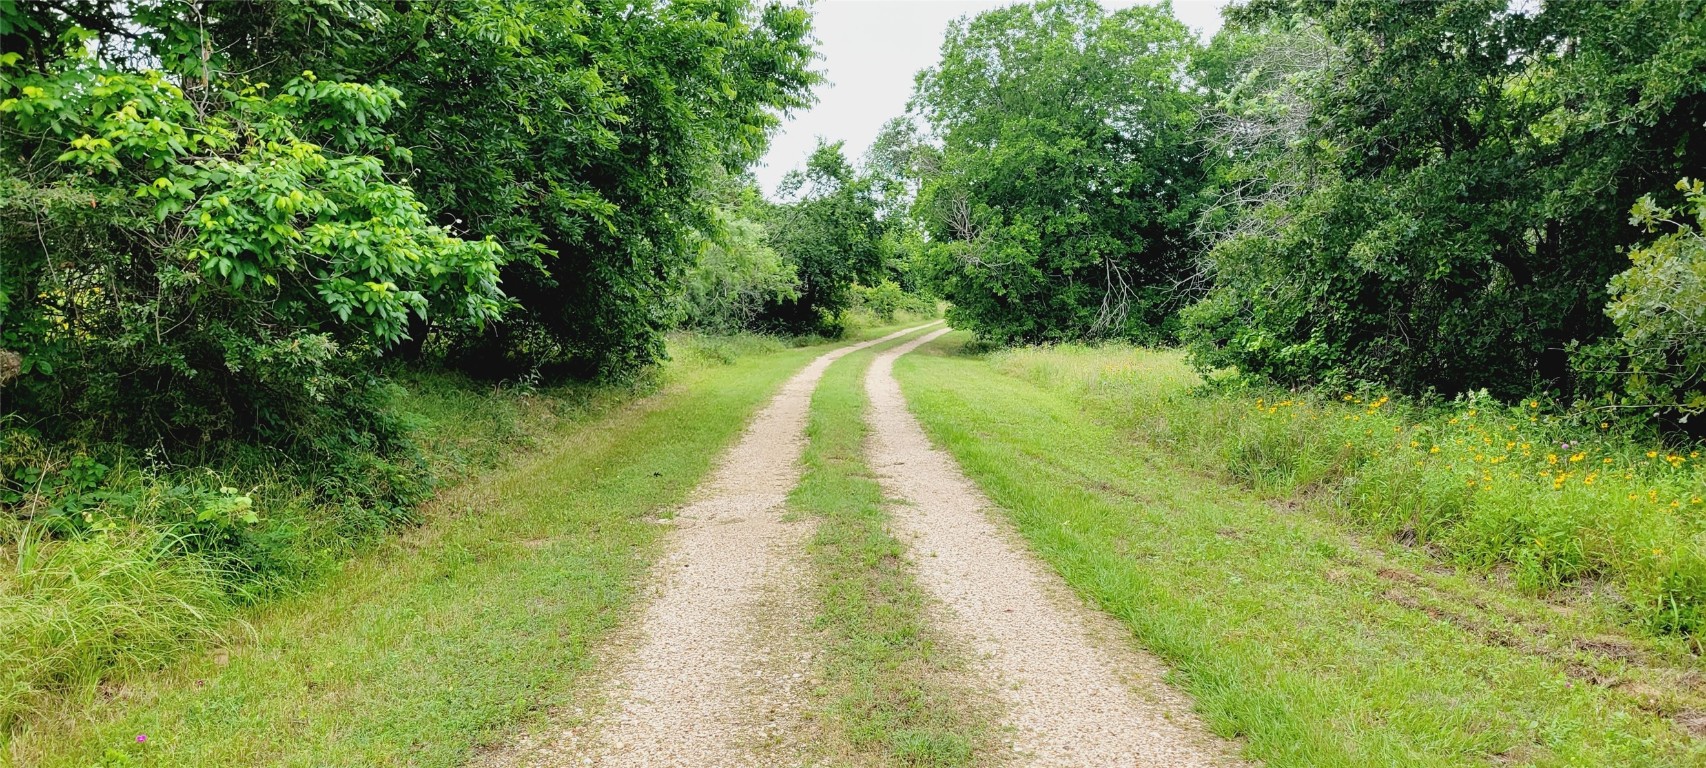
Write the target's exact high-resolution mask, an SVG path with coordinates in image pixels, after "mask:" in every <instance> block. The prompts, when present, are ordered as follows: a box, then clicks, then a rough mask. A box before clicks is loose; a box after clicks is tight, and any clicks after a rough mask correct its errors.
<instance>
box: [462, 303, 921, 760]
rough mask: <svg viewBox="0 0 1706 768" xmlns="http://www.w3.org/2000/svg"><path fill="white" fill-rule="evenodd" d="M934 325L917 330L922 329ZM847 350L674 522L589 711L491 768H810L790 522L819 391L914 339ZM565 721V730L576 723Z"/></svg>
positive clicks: (795, 393)
mask: <svg viewBox="0 0 1706 768" xmlns="http://www.w3.org/2000/svg"><path fill="white" fill-rule="evenodd" d="M922 327H924V326H920V328H922ZM917 330H919V328H912V329H908V330H905V331H900V332H898V333H894V334H890V335H888V336H885V337H883V338H881V339H876V340H872V341H867V342H863V343H859V344H851V345H848V346H843V347H840V348H838V349H835V350H833V351H831V352H828V353H826V354H824V355H821V356H819V357H818V358H817V359H815V360H813V361H812V362H811V363H809V364H808V365H807V366H806V367H805V368H804V369H802V370H801V371H800V372H799V373H797V374H795V375H794V376H793V377H792V378H790V379H789V380H788V381H787V383H785V384H784V385H783V386H782V389H781V391H780V392H779V393H778V394H777V395H776V396H775V398H774V399H772V400H771V401H770V403H769V404H768V405H766V406H765V407H764V409H763V410H762V411H760V412H759V414H758V415H757V416H756V417H755V418H754V419H753V421H752V423H751V424H750V425H748V427H747V429H746V432H745V434H744V435H743V436H742V437H741V439H740V441H739V442H738V443H737V444H736V445H735V446H734V447H733V448H732V449H731V450H730V451H729V452H728V453H727V454H725V455H724V456H723V458H722V461H721V462H720V464H719V466H718V468H717V469H716V470H715V472H714V473H713V474H712V476H711V477H710V478H709V479H707V480H706V481H705V482H704V483H703V484H702V485H701V486H700V487H699V488H698V489H697V490H696V491H695V493H694V497H693V499H692V500H691V501H690V503H689V504H688V505H687V506H686V507H684V508H682V509H681V510H679V511H678V512H677V513H676V517H675V523H674V526H673V529H672V530H671V531H670V534H669V536H670V539H669V541H668V543H667V544H666V549H665V552H666V554H665V555H664V556H663V557H662V558H661V559H660V560H659V562H658V563H657V564H656V565H655V566H654V571H653V579H652V583H651V585H650V589H649V595H648V598H647V600H646V601H645V604H644V606H643V607H642V609H641V610H640V611H639V613H638V614H637V623H634V624H632V625H630V626H628V627H625V628H624V629H622V630H619V631H618V632H616V633H615V636H614V637H613V638H612V640H611V642H609V643H607V645H606V648H605V650H604V652H602V653H601V654H599V657H598V658H599V662H600V666H601V667H603V668H605V669H608V670H611V672H610V673H609V676H608V678H607V681H606V684H605V686H604V690H603V691H602V693H601V695H600V696H598V697H597V701H598V702H602V703H601V704H589V705H588V706H587V709H589V710H591V713H590V714H587V715H582V716H579V717H577V716H576V714H575V713H567V712H565V713H557V714H555V715H554V716H553V717H552V720H553V721H554V722H556V723H557V724H556V725H554V726H553V727H552V728H551V729H550V730H548V731H546V732H545V733H544V734H543V735H534V736H531V737H527V738H523V739H518V740H516V741H515V742H512V743H510V744H506V745H503V746H500V747H498V748H496V749H494V750H491V751H489V752H488V753H487V754H486V755H485V756H484V759H482V760H480V761H479V762H480V763H481V764H482V765H490V766H580V765H590V766H622V767H623V768H664V767H666V766H667V767H671V768H674V767H677V766H679V767H682V768H687V767H688V766H691V767H693V768H736V767H745V766H753V767H756V766H791V765H801V764H803V763H804V762H805V760H806V755H807V746H808V744H807V742H808V741H809V739H810V733H811V730H810V729H811V725H810V724H809V723H807V722H804V721H803V719H802V718H801V717H800V715H801V713H803V712H804V711H805V709H806V706H807V703H806V700H805V697H806V693H807V691H806V690H805V688H806V686H807V685H808V684H809V681H810V679H811V677H810V674H809V673H810V671H811V669H812V666H813V665H812V654H813V649H812V648H811V647H810V646H809V645H808V643H809V639H810V632H809V627H808V622H809V619H810V616H811V612H812V605H811V602H810V597H809V595H807V594H805V590H803V589H802V588H801V586H800V585H803V584H805V583H807V577H806V574H808V573H809V568H810V563H809V561H808V560H807V556H806V548H805V543H806V540H807V538H808V537H809V536H810V534H811V524H810V522H809V521H805V520H794V521H790V520H786V519H784V512H785V511H786V501H787V497H788V493H789V491H791V490H792V489H793V488H794V486H795V484H797V483H798V482H799V479H800V473H801V468H800V455H801V452H802V451H803V449H804V446H805V428H806V420H807V414H808V411H809V410H810V406H811V396H812V392H813V390H814V389H816V387H817V383H818V380H819V379H820V378H821V377H822V376H823V373H824V370H825V369H826V368H828V367H829V364H830V363H832V362H834V361H835V360H836V359H838V358H840V357H842V356H845V355H847V354H849V353H851V352H854V351H856V350H859V349H863V348H865V347H869V346H871V345H873V344H878V343H882V342H886V341H890V340H893V339H896V338H899V337H901V336H903V335H905V334H907V333H912V332H914V331H917ZM565 726H566V727H565Z"/></svg>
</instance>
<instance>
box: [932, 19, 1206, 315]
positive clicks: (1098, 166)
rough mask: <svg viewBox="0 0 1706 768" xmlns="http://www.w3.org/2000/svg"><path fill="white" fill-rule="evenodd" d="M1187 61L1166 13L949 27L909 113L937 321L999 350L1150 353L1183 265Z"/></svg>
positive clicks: (1188, 162)
mask: <svg viewBox="0 0 1706 768" xmlns="http://www.w3.org/2000/svg"><path fill="white" fill-rule="evenodd" d="M1195 48H1196V44H1195V40H1194V38H1193V36H1192V35H1191V32H1190V31H1189V30H1188V29H1186V28H1185V26H1184V25H1183V24H1181V23H1179V22H1178V21H1177V20H1176V19H1174V18H1173V17H1172V16H1171V15H1170V13H1169V12H1168V10H1167V9H1165V8H1153V7H1145V6H1138V7H1133V8H1127V9H1124V10H1121V11H1117V12H1113V13H1109V12H1107V11H1104V10H1103V9H1102V7H1101V5H1100V4H1098V3H1096V2H1093V0H1043V1H1042V2H1035V3H1024V4H1018V5H1013V6H1011V7H1007V8H1001V9H998V10H993V11H987V12H984V13H980V14H978V15H977V16H975V17H972V18H970V19H964V20H961V21H957V22H955V23H954V24H953V25H951V26H950V27H949V30H948V34H947V39H946V41H945V42H944V43H943V45H942V57H941V61H940V62H939V63H938V64H937V65H936V66H935V67H932V68H930V69H928V70H925V71H924V72H923V73H921V74H920V75H919V77H918V88H917V93H916V95H915V97H914V100H913V110H914V111H915V112H916V114H917V115H918V116H919V117H920V118H921V119H922V121H923V122H924V123H925V124H926V125H927V126H928V128H929V130H930V131H931V132H932V134H933V136H934V138H935V140H937V141H938V142H939V144H940V150H939V154H938V155H937V156H936V157H933V158H931V162H928V163H926V164H925V165H926V167H924V168H923V169H922V172H923V174H924V183H923V186H922V189H921V190H920V193H919V197H918V203H917V207H918V210H919V212H920V215H921V218H922V219H923V220H924V221H925V222H926V225H927V227H928V230H929V235H930V238H931V241H932V243H933V246H932V247H931V248H930V249H929V254H930V256H929V258H928V259H927V261H926V264H927V267H926V268H927V270H928V271H929V273H930V275H931V277H932V282H933V284H934V285H935V287H936V288H937V290H938V291H939V292H940V294H941V295H942V297H943V298H946V299H947V300H949V301H950V302H952V303H953V307H952V309H950V310H949V317H950V319H952V320H953V321H955V322H957V323H959V324H961V325H963V326H964V327H968V328H970V329H972V330H974V331H976V332H977V333H979V334H980V335H982V336H985V337H988V338H992V339H995V340H999V341H1042V340H1053V339H1070V338H1080V337H1086V336H1114V337H1128V338H1130V337H1137V338H1151V339H1153V338H1159V337H1161V336H1162V335H1163V334H1164V333H1165V331H1164V330H1163V329H1164V327H1165V326H1166V324H1167V318H1168V317H1170V315H1171V312H1170V310H1171V308H1172V307H1173V305H1174V303H1175V297H1176V292H1175V288H1176V286H1177V285H1178V283H1179V281H1180V279H1181V278H1182V277H1183V275H1184V274H1185V272H1186V270H1187V268H1188V266H1189V253H1188V251H1187V245H1188V243H1187V239H1188V227H1189V224H1190V221H1191V218H1192V213H1191V211H1192V204H1191V201H1192V200H1193V198H1194V196H1195V193H1196V189H1197V187H1198V185H1199V176H1200V171H1199V169H1198V167H1197V163H1196V162H1195V160H1194V156H1195V155H1196V150H1195V149H1193V148H1192V146H1191V140H1192V127H1193V125H1194V124H1195V121H1196V116H1195V108H1196V104H1197V101H1198V97H1197V96H1196V95H1195V93H1194V89H1193V88H1192V86H1191V84H1190V83H1189V81H1188V79H1187V77H1186V65H1187V64H1188V62H1189V61H1190V58H1191V55H1192V53H1193V51H1194V50H1195Z"/></svg>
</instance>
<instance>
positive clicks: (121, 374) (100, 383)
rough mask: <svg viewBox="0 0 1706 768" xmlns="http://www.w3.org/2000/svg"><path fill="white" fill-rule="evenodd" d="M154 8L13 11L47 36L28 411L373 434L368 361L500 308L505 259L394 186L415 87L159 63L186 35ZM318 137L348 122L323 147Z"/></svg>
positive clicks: (53, 422)
mask: <svg viewBox="0 0 1706 768" xmlns="http://www.w3.org/2000/svg"><path fill="white" fill-rule="evenodd" d="M143 10H147V9H146V8H142V9H138V11H137V15H135V16H134V17H131V18H128V19H126V20H125V23H127V24H131V25H136V28H135V29H134V30H125V34H131V33H132V31H134V33H135V34H136V35H137V37H136V38H135V39H133V40H114V39H111V36H106V35H101V34H99V33H96V32H94V31H90V30H87V29H84V28H80V27H76V26H73V25H71V24H70V20H69V18H68V17H66V16H60V15H54V14H30V13H28V12H20V11H19V10H17V9H16V8H15V7H14V6H11V5H8V7H7V9H4V10H3V11H0V12H4V13H5V14H6V16H5V18H4V20H3V21H4V24H6V25H7V26H8V27H9V28H10V33H11V35H12V37H11V39H17V38H18V37H20V36H27V37H29V44H28V45H26V46H14V45H9V46H8V49H9V50H8V52H7V53H6V54H5V55H4V57H0V66H3V67H4V68H5V80H4V85H3V86H0V96H3V97H4V98H3V99H0V135H3V136H4V139H5V143H6V145H7V147H8V151H7V152H6V153H5V155H4V157H0V173H3V176H0V187H3V188H4V189H5V192H6V194H4V195H3V196H0V200H3V201H4V202H0V217H3V218H4V222H5V226H4V229H3V231H0V257H3V261H4V269H3V270H0V347H4V348H6V349H8V350H11V351H12V352H14V353H16V354H18V355H19V356H20V360H21V365H20V369H19V375H18V377H17V379H16V380H15V381H12V382H10V383H8V384H7V385H6V395H7V398H6V402H5V409H6V411H7V412H9V413H15V414H19V415H21V416H23V417H25V418H26V419H28V420H29V423H30V424H32V425H34V426H36V427H38V428H40V429H42V430H44V431H45V432H47V433H48V434H49V435H50V436H60V437H63V436H66V433H67V432H69V431H72V430H78V429H88V430H92V431H93V436H96V437H110V436H118V437H123V438H126V439H129V440H131V441H133V442H137V443H141V444H144V445H146V444H148V443H149V442H152V441H155V440H160V439H166V440H168V441H171V442H189V441H203V440H208V439H214V438H221V437H230V436H239V437H246V436H251V435H260V436H265V437H270V438H274V439H278V440H283V441H289V440H293V439H297V438H298V437H302V436H306V435H309V434H313V433H314V432H317V431H319V430H322V429H327V428H336V424H337V420H338V419H339V418H354V419H356V420H357V422H358V423H363V422H366V421H367V419H365V418H364V417H363V416H362V415H361V414H360V413H359V411H361V410H362V405H363V404H362V403H361V393H362V392H363V391H364V390H366V389H368V388H369V381H368V380H369V379H370V376H369V374H368V373H367V372H366V371H365V369H364V367H363V366H362V365H361V364H360V363H359V360H360V359H361V358H364V357H366V356H368V355H369V352H370V350H373V349H376V348H382V347H385V346H388V345H391V344H394V343H396V342H397V341H398V340H399V339H401V338H402V337H403V336H404V335H405V333H406V328H407V326H408V324H409V322H410V319H411V318H425V317H432V318H434V319H435V320H437V321H438V322H440V323H443V324H446V325H447V326H455V325H458V324H464V325H468V326H477V325H480V324H483V323H486V322H489V321H491V320H493V319H495V318H496V317H497V316H498V314H499V311H500V310H501V308H502V301H501V297H502V294H501V293H500V292H499V290H498V288H497V278H498V266H499V264H500V263H501V261H502V254H501V251H500V249H499V248H498V247H497V245H496V244H495V243H492V242H489V241H483V240H467V239H461V238H458V237H456V236H454V235H453V234H451V233H449V232H448V231H446V230H445V229H443V228H442V227H439V226H437V225H435V224H434V223H433V221H432V219H431V217H430V215H429V213H428V211H427V210H426V209H425V207H424V206H423V205H422V204H421V203H420V202H418V201H417V200H416V199H415V198H414V196H413V194H412V193H411V192H410V190H409V188H408V187H406V186H403V185H400V184H398V183H396V182H394V181H393V180H391V179H390V178H389V177H388V176H387V175H386V173H385V167H386V162H387V160H391V161H395V160H398V159H400V158H401V157H402V156H403V153H401V152H400V150H399V149H398V148H397V146H396V144H395V143H394V141H393V140H392V139H390V138H389V137H388V136H387V135H386V134H384V133H383V131H382V129H381V126H382V125H383V123H384V121H385V120H386V119H387V118H388V117H389V116H390V115H391V113H392V112H393V110H394V109H395V107H396V105H397V98H398V94H397V91H396V90H395V89H392V88H388V87H384V86H379V85H365V84H356V83H342V82H332V81H327V80H322V79H319V78H317V77H316V76H315V75H314V73H312V72H303V73H300V74H299V75H298V76H296V77H292V78H289V79H286V80H285V81H283V82H282V83H281V84H280V85H279V86H277V87H276V88H273V87H268V86H266V85H264V84H261V83H251V82H245V81H242V80H236V79H224V78H220V77H218V76H217V75H216V73H215V72H213V70H212V69H211V67H212V63H211V62H209V61H204V60H200V59H196V60H190V61H187V62H182V69H181V71H180V72H179V73H178V74H177V76H173V75H171V74H168V73H165V72H162V71H160V70H155V69H139V68H136V67H133V66H131V65H130V62H131V61H133V60H139V59H152V60H158V61H161V62H172V61H174V60H175V58H176V56H177V52H178V51H180V50H181V49H182V48H183V47H184V46H185V45H186V44H187V42H186V41H185V40H184V39H183V37H182V34H185V33H186V30H184V29H183V28H181V27H179V26H177V25H176V24H175V23H174V22H173V20H172V19H170V18H169V17H166V16H164V15H162V16H153V15H148V14H144V13H142V11H143ZM55 22H57V24H56V23H55ZM111 23H113V24H120V20H118V19H113V20H111ZM109 47H113V48H117V49H118V50H119V52H118V53H115V54H113V55H110V56H109V55H105V54H104V53H101V52H102V51H104V50H105V49H107V48H109ZM198 47H199V46H198ZM318 123H327V124H332V123H335V124H338V125H340V126H341V128H340V129H339V131H338V135H337V136H336V137H325V138H322V139H319V143H317V141H316V140H313V139H311V138H309V137H310V136H311V135H312V134H313V133H314V126H315V125H316V124H318ZM14 150H15V151H14ZM79 416H84V417H87V420H85V419H84V418H77V417H79ZM328 417H329V418H330V419H331V420H332V421H331V423H328V421H327V419H328Z"/></svg>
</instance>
